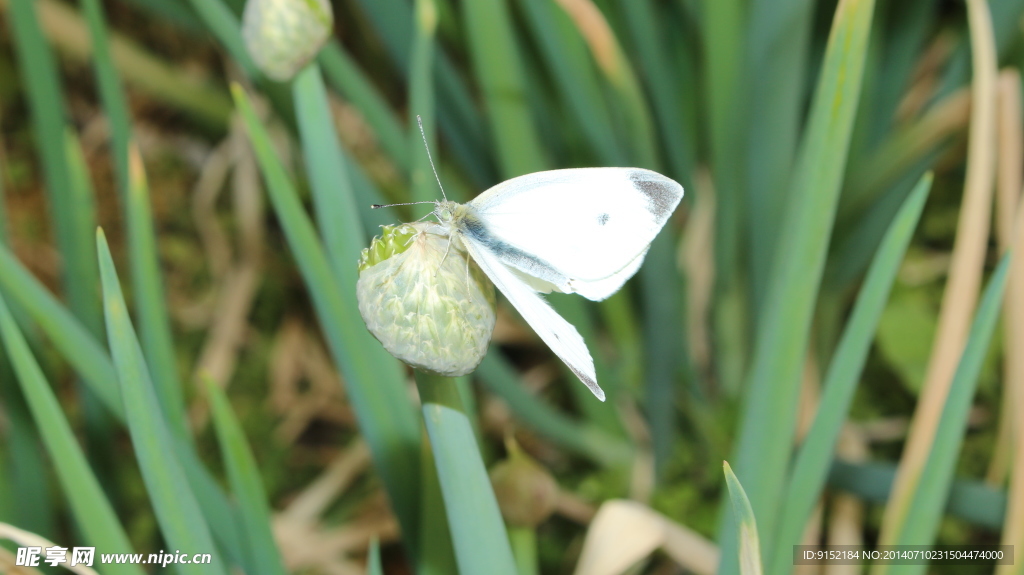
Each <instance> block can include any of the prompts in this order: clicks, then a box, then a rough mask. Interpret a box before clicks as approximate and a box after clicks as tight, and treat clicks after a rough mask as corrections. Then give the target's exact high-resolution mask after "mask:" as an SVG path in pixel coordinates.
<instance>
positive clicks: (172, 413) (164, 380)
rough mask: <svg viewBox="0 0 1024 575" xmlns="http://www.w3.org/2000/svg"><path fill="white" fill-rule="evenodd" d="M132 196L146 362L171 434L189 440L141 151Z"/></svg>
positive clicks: (134, 154) (134, 164)
mask: <svg viewBox="0 0 1024 575" xmlns="http://www.w3.org/2000/svg"><path fill="white" fill-rule="evenodd" d="M128 162H129V164H128V179H129V190H128V198H127V204H126V206H125V217H126V219H127V227H128V260H129V262H130V264H131V279H132V292H133V294H134V296H135V302H134V303H135V313H136V314H138V322H139V332H140V335H141V338H142V339H141V341H142V349H143V350H144V351H145V355H146V361H147V363H148V365H150V366H152V370H151V371H150V377H151V378H152V381H153V384H154V386H155V390H156V393H157V397H158V398H159V399H160V406H161V409H162V413H163V414H164V417H165V418H166V421H167V425H169V426H170V430H171V431H172V432H173V433H174V434H175V435H176V436H178V437H189V431H188V423H187V417H186V415H185V397H184V393H183V391H182V384H181V379H180V377H179V374H178V365H177V358H176V357H175V354H174V341H173V339H172V336H171V320H170V317H169V314H168V312H167V298H166V297H165V296H164V285H163V283H164V280H163V275H162V274H161V273H160V259H159V255H158V254H157V245H156V232H155V231H154V230H153V211H152V208H151V207H150V203H149V184H148V183H147V182H146V172H145V168H144V167H143V165H142V158H141V156H140V155H139V152H138V149H137V148H135V147H134V146H131V147H130V152H129V159H128Z"/></svg>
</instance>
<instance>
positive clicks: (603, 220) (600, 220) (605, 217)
mask: <svg viewBox="0 0 1024 575" xmlns="http://www.w3.org/2000/svg"><path fill="white" fill-rule="evenodd" d="M610 219H611V216H610V215H608V214H601V215H600V216H597V225H599V226H603V225H605V224H607V223H608V220H610Z"/></svg>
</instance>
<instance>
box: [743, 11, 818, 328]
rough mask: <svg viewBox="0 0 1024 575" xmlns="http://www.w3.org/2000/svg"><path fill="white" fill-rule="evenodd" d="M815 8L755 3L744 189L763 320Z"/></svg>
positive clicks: (754, 294)
mask: <svg viewBox="0 0 1024 575" xmlns="http://www.w3.org/2000/svg"><path fill="white" fill-rule="evenodd" d="M814 7H815V3H814V2H812V1H810V0H784V1H782V2H779V1H777V0H755V1H753V2H751V3H750V21H749V23H748V25H749V42H748V44H747V49H746V57H747V62H748V69H749V76H748V77H749V82H750V89H749V90H748V91H747V93H748V94H749V97H748V98H747V106H748V109H749V116H748V118H747V138H746V169H745V170H744V177H745V180H744V186H743V187H744V189H745V193H746V204H747V205H748V206H749V210H747V214H746V221H747V226H748V228H749V230H750V232H749V235H748V238H747V239H748V240H749V242H748V245H749V246H750V248H749V260H748V262H749V269H750V276H749V280H750V296H751V298H752V299H753V300H754V301H753V303H754V312H755V313H754V316H755V317H757V316H758V315H760V312H759V310H760V304H761V300H762V299H763V297H764V294H765V292H766V291H767V287H768V286H767V283H768V276H769V274H770V272H771V263H772V261H773V260H774V255H775V246H776V244H777V242H778V237H779V232H780V230H779V223H780V221H781V220H782V215H783V213H784V211H785V205H786V196H787V189H788V188H787V185H788V184H789V180H790V175H791V172H792V169H793V162H794V160H795V157H796V147H797V143H798V141H799V132H800V126H801V113H802V111H803V102H804V96H805V70H806V69H807V63H808V62H807V60H808V52H809V49H810V36H811V27H812V26H811V25H812V16H813V14H814Z"/></svg>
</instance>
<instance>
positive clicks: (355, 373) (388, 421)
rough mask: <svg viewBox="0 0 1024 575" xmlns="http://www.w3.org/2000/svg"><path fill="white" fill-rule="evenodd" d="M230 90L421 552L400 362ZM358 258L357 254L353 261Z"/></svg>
mask: <svg viewBox="0 0 1024 575" xmlns="http://www.w3.org/2000/svg"><path fill="white" fill-rule="evenodd" d="M232 92H233V94H234V97H235V102H236V104H237V106H238V109H239V111H240V112H241V114H242V118H243V120H244V121H245V124H246V128H247V130H248V132H249V139H250V141H251V142H252V145H253V149H254V150H255V152H256V157H257V160H258V161H259V164H260V168H261V170H262V171H263V177H264V179H265V180H266V182H267V192H268V194H269V196H270V199H271V202H272V203H273V205H274V210H275V212H276V213H277V216H278V218H279V219H280V221H281V224H282V226H283V227H284V230H285V236H286V237H287V239H288V244H289V246H290V247H291V249H292V253H293V254H294V256H295V258H296V261H297V263H298V265H299V269H300V271H301V272H302V275H303V278H304V279H305V281H306V285H307V286H308V288H309V291H310V295H311V296H312V299H313V304H314V307H315V309H316V311H317V315H318V316H319V317H320V320H321V322H320V323H321V326H322V328H323V330H324V334H325V336H326V338H327V342H328V345H329V346H330V350H331V353H332V355H333V357H334V360H335V362H336V363H337V364H338V367H339V368H340V369H341V371H342V374H343V375H344V376H345V381H346V384H347V385H346V390H347V391H348V396H349V398H350V399H351V401H352V406H353V408H354V409H355V412H356V415H357V417H358V419H359V425H360V430H361V432H362V433H363V436H364V437H365V438H366V441H367V443H368V444H369V446H370V451H371V453H372V455H373V459H374V464H375V466H376V469H377V472H378V473H380V475H381V478H382V480H383V482H384V486H385V488H386V490H387V493H388V496H389V498H390V500H391V505H392V508H393V509H394V510H395V514H396V515H397V516H398V521H399V524H400V526H401V529H402V533H404V534H405V537H406V543H407V545H408V548H409V549H416V548H417V546H416V544H417V541H418V536H417V528H418V525H419V523H418V519H417V515H418V510H419V503H418V500H419V494H420V488H419V458H420V456H419V449H420V448H419V442H420V433H419V424H418V422H417V418H416V415H415V412H414V411H413V408H412V405H411V403H410V402H409V399H408V396H407V394H406V391H405V385H404V378H403V375H402V370H401V367H400V366H399V364H398V362H397V360H395V359H394V358H393V357H391V355H390V354H388V353H387V351H385V350H384V348H383V347H381V345H380V344H379V343H378V342H377V341H376V340H374V339H373V336H371V335H370V334H369V332H367V331H366V329H365V327H364V326H363V322H362V320H361V318H360V317H359V312H358V310H357V307H356V298H355V283H351V284H341V283H340V282H339V281H338V279H337V277H336V276H335V275H334V273H333V272H332V270H331V266H330V264H329V262H328V259H327V256H326V254H325V253H324V250H323V248H322V246H321V245H320V242H319V240H318V238H317V234H316V231H315V230H314V228H313V225H312V223H311V222H310V221H309V217H308V216H307V215H306V213H305V211H304V209H303V207H302V204H301V202H300V201H299V197H298V193H297V192H296V190H295V188H294V186H293V185H292V183H291V181H289V179H288V175H287V173H286V172H285V170H284V166H283V165H282V164H281V161H280V160H279V159H278V158H277V156H276V154H275V152H274V150H273V147H272V145H271V143H270V138H269V135H268V134H267V132H266V129H265V128H263V126H262V125H261V124H260V123H259V119H258V118H257V117H256V113H255V111H254V110H253V108H252V104H251V103H250V102H249V99H248V97H246V95H245V93H244V92H243V91H242V89H241V88H240V87H238V86H237V85H236V86H234V87H233V88H232ZM354 262H355V259H353V265H354ZM413 554H415V552H413Z"/></svg>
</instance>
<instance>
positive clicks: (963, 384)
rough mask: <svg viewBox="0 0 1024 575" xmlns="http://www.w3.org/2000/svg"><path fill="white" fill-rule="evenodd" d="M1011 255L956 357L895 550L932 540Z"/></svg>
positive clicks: (909, 568) (912, 568) (892, 569)
mask: <svg viewBox="0 0 1024 575" xmlns="http://www.w3.org/2000/svg"><path fill="white" fill-rule="evenodd" d="M1009 267H1010V254H1006V255H1004V256H1003V258H1002V261H1000V262H999V266H998V267H997V268H996V271H995V273H993V274H992V278H991V279H990V280H989V282H988V287H986V288H985V293H984V295H982V298H981V304H980V305H979V306H978V313H977V315H975V317H974V322H973V323H972V325H971V331H970V335H969V336H968V339H967V347H966V348H965V349H964V353H963V355H962V356H961V357H960V363H959V365H958V366H957V369H956V374H955V375H954V376H953V383H952V384H951V385H950V390H949V395H948V396H947V398H946V403H945V405H944V406H943V409H942V417H941V419H940V420H939V426H938V429H937V430H936V432H935V440H934V442H933V443H932V445H931V450H930V451H929V454H928V460H927V462H926V463H925V465H924V467H923V468H922V470H921V475H920V479H919V481H918V482H917V486H916V488H915V489H914V490H913V492H912V497H911V499H910V502H909V505H908V506H907V510H906V517H908V518H912V519H911V520H907V521H905V522H904V523H903V525H902V528H901V529H900V530H899V532H898V533H897V534H896V536H895V537H894V538H893V540H894V541H895V544H896V545H929V544H931V543H932V542H933V541H934V540H935V535H936V534H937V533H938V529H939V523H940V520H941V519H942V514H943V511H944V510H945V507H946V501H947V500H948V498H949V490H950V486H951V485H952V483H953V476H954V474H955V472H956V464H957V459H958V457H959V455H960V447H961V446H962V444H963V440H964V434H965V433H966V431H967V415H968V412H969V411H970V409H971V404H972V399H973V398H974V392H975V389H976V388H977V385H978V375H979V374H980V373H981V365H982V362H983V361H984V359H985V352H986V351H987V350H988V345H989V342H990V341H991V339H992V333H993V331H995V326H996V323H997V321H998V319H999V310H1000V307H1001V306H1002V302H1003V289H1004V288H1005V287H1006V276H1007V270H1008V269H1009ZM887 567H888V569H887V570H886V572H887V573H924V571H925V565H888V566H887Z"/></svg>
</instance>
